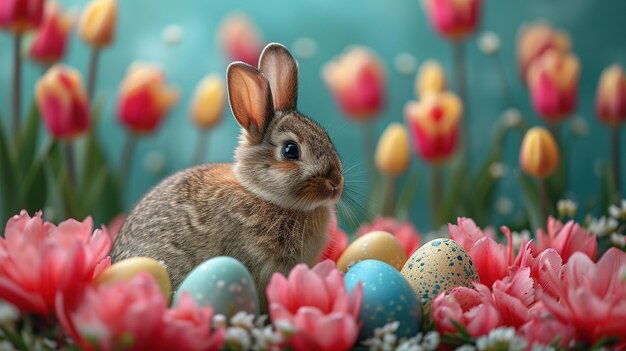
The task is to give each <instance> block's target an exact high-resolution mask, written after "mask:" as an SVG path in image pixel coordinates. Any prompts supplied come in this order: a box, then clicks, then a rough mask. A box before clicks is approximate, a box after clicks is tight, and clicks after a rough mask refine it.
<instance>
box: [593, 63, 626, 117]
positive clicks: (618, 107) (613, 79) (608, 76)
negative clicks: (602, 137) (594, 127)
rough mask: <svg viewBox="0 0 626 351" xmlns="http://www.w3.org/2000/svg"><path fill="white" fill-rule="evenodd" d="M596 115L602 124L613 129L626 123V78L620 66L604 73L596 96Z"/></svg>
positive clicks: (616, 65)
mask: <svg viewBox="0 0 626 351" xmlns="http://www.w3.org/2000/svg"><path fill="white" fill-rule="evenodd" d="M596 113H597V114H598V118H600V120H601V121H602V122H604V123H606V124H607V125H609V126H612V127H618V126H619V125H620V124H622V123H624V121H626V76H624V69H623V68H622V66H620V65H619V64H614V65H611V66H610V67H607V68H606V69H605V70H604V71H603V72H602V76H601V77H600V83H599V84H598V93H597V95H596Z"/></svg>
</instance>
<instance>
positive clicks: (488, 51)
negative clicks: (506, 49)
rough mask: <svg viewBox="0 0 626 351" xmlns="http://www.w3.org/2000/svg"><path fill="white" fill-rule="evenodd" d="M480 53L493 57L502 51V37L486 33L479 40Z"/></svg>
mask: <svg viewBox="0 0 626 351" xmlns="http://www.w3.org/2000/svg"><path fill="white" fill-rule="evenodd" d="M478 46H479V47H480V51H482V52H483V54H485V55H493V54H495V53H497V52H498V50H499V49H500V37H498V34H496V33H494V32H484V33H483V34H481V36H480V38H479V39H478Z"/></svg>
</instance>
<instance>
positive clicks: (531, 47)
mask: <svg viewBox="0 0 626 351" xmlns="http://www.w3.org/2000/svg"><path fill="white" fill-rule="evenodd" d="M570 46H571V44H570V38H569V36H568V35H567V33H565V32H563V31H561V30H558V29H554V28H552V27H550V25H549V24H547V23H545V22H535V23H533V24H527V25H524V26H522V27H521V29H520V31H519V33H518V35H517V63H518V65H519V72H520V76H521V77H522V80H523V81H524V82H525V83H526V82H527V80H528V79H527V74H526V73H527V72H528V69H529V67H530V65H531V64H532V63H533V62H534V61H535V60H536V59H537V58H539V57H541V56H542V55H543V54H544V53H546V52H547V51H549V50H552V49H556V50H558V51H560V52H562V53H566V52H569V51H570Z"/></svg>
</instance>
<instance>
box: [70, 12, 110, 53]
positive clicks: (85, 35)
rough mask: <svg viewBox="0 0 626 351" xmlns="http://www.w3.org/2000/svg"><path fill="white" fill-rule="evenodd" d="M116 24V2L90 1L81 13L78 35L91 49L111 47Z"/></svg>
mask: <svg viewBox="0 0 626 351" xmlns="http://www.w3.org/2000/svg"><path fill="white" fill-rule="evenodd" d="M116 23H117V0H92V1H91V2H90V3H89V4H87V7H86V8H85V10H84V11H83V14H82V16H81V18H80V23H79V24H78V34H79V35H80V37H81V39H83V41H84V42H86V43H87V44H89V45H90V46H92V47H93V48H97V49H101V48H104V47H107V46H109V45H111V43H112V42H113V39H114V36H115V25H116Z"/></svg>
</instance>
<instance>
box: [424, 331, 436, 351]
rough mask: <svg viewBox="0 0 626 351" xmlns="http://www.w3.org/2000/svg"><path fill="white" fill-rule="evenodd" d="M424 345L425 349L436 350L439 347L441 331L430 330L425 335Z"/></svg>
mask: <svg viewBox="0 0 626 351" xmlns="http://www.w3.org/2000/svg"><path fill="white" fill-rule="evenodd" d="M422 346H423V347H424V349H425V350H429V351H430V350H436V349H437V347H439V333H438V332H436V331H429V332H428V333H426V336H424V340H423V341H422Z"/></svg>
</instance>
